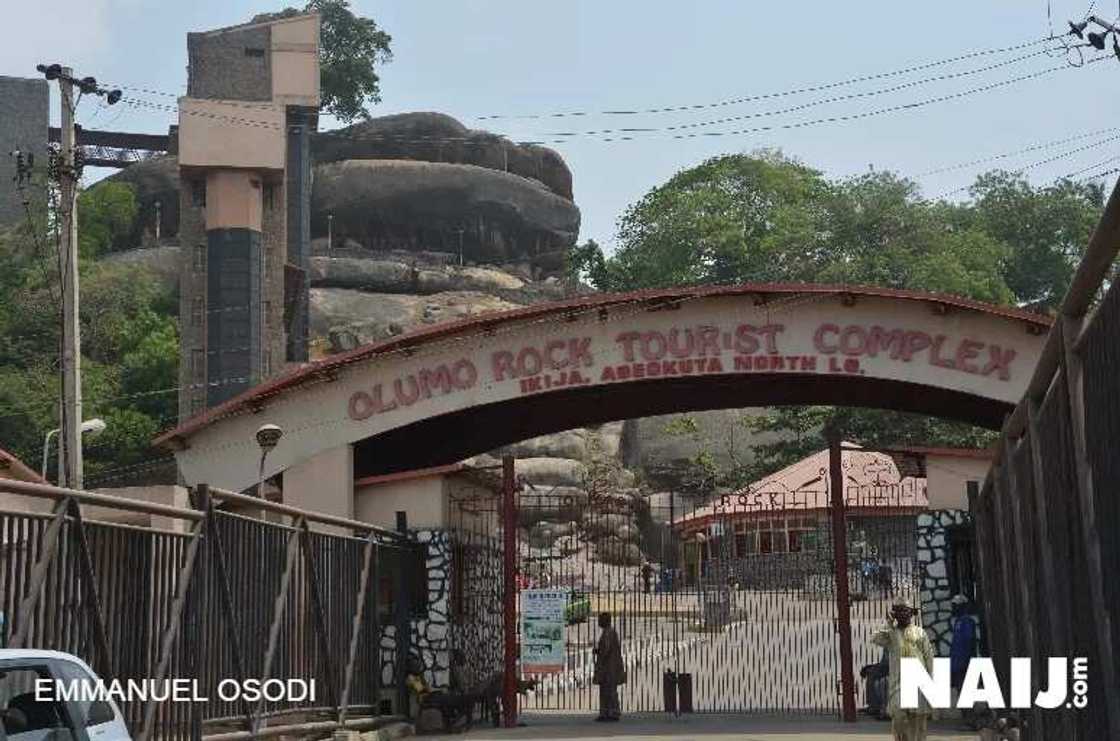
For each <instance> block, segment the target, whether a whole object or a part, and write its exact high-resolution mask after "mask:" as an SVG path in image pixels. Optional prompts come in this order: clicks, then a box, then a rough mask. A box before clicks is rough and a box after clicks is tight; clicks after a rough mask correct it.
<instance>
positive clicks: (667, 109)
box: [475, 35, 1055, 121]
mask: <svg viewBox="0 0 1120 741" xmlns="http://www.w3.org/2000/svg"><path fill="white" fill-rule="evenodd" d="M1054 39H1055V37H1054V36H1053V35H1051V36H1044V37H1042V38H1038V39H1033V40H1031V41H1024V42H1022V43H1019V44H1014V45H1012V46H1004V47H998V48H992V49H981V50H979V51H973V52H967V53H965V54H959V55H957V56H954V57H948V58H945V59H938V60H936V61H933V62H925V63H922V64H917V65H913V66H910V67H904V68H901V69H896V70H890V71H888V72H878V73H874V74H868V75H860V76H857V77H850V78H848V79H846V80H839V81H837V82H829V83H823V84H818V85H807V86H804V87H799V88H792V89H790V90H779V91H775V92H770V93H760V94H757V95H748V96H744V97H740V98H731V99H727V100H721V101H716V102H710V103H694V104H686V105H673V106H662V107H654V108H636V109H633V110H601V111H558V112H553V113H531V114H486V115H481V116H475V120H477V121H493V120H502V119H506V120H518V119H519V120H534V119H547V118H577V117H587V116H637V115H643V114H659V113H682V112H686V111H695V110H703V109H706V108H723V107H726V106H732V105H740V104H742V103H753V102H757V101H760V100H770V99H772V98H781V97H785V96H789V95H800V94H802V93H817V92H822V91H824V90H832V89H834V88H838V87H845V86H847V85H855V84H857V83H860V82H870V81H873V80H882V79H884V78H888V77H897V76H899V75H906V74H910V73H912V72H921V71H923V70H927V69H932V68H934V67H940V66H943V65H946V64H952V63H954V62H961V61H964V60H966V59H975V58H976V57H983V56H990V55H993V54H1004V53H1007V52H1010V51H1017V50H1019V49H1027V48H1029V47H1032V46H1037V45H1038V44H1042V43H1046V42H1048V41H1053V40H1054Z"/></svg>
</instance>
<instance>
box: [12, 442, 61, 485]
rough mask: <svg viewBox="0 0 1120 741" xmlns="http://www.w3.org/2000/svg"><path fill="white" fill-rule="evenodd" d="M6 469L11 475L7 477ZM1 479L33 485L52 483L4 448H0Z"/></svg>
mask: <svg viewBox="0 0 1120 741" xmlns="http://www.w3.org/2000/svg"><path fill="white" fill-rule="evenodd" d="M4 469H8V471H9V472H10V473H11V475H10V476H5V475H4ZM0 478H15V479H19V480H20V481H29V482H31V483H33V484H47V483H50V482H48V481H47V480H46V479H44V478H43V477H42V476H40V475H39V474H38V473H37V472H36V471H35V470H34V469H33V468H30V467H29V466H28V465H27V464H26V463H24V462H23V461H21V460H20V459H19V458H16V457H15V456H14V455H12V454H11V453H9V452H8V451H6V450H4V449H3V448H0Z"/></svg>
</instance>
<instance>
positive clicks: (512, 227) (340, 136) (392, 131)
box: [109, 113, 749, 585]
mask: <svg viewBox="0 0 1120 741" xmlns="http://www.w3.org/2000/svg"><path fill="white" fill-rule="evenodd" d="M313 152H314V162H315V164H314V170H313V188H312V237H313V239H312V244H311V253H312V257H311V264H310V283H311V296H310V308H311V324H310V331H311V335H312V342H311V348H312V357H313V358H319V357H323V356H326V355H330V354H333V353H338V352H342V351H346V350H350V349H353V348H355V347H357V346H359V345H362V344H366V343H370V342H375V341H379V340H384V339H386V338H389V337H392V336H395V335H399V334H402V333H406V332H409V331H413V330H416V329H419V328H421V327H423V326H425V325H429V324H435V323H440V322H446V321H451V320H455V319H461V318H464V317H468V316H474V315H478V314H482V313H486V312H492V311H501V310H506V309H512V308H516V307H519V306H525V305H530V304H534V303H540V302H543V301H554V300H558V299H561V298H563V297H565V296H566V295H568V294H569V293H571V291H572V290H573V287H572V286H567V285H565V284H564V282H563V281H562V278H561V276H562V269H563V267H564V259H565V256H566V254H567V252H568V250H569V249H570V248H571V247H572V246H573V245H574V244H575V241H576V238H577V236H578V232H579V210H578V209H577V208H576V206H575V204H574V203H573V202H572V177H571V173H570V172H569V170H568V168H567V166H566V165H565V164H564V162H563V160H562V159H561V158H560V156H559V155H558V154H556V153H555V152H553V151H552V150H549V149H545V148H542V147H537V146H532V145H519V144H515V143H513V142H511V141H509V140H507V139H505V138H503V137H500V136H496V135H494V134H489V133H486V132H479V131H472V130H469V129H467V128H466V127H464V126H463V125H462V124H460V123H459V122H458V121H455V120H454V119H452V118H450V117H449V116H444V115H441V114H435V113H417V114H402V115H398V116H387V117H383V118H377V119H373V120H371V121H368V122H364V123H361V124H358V125H356V126H353V127H350V128H348V129H344V130H341V131H339V132H328V133H322V134H319V135H317V136H316V137H315V139H314V141H313ZM177 169H178V168H177V163H176V161H175V158H174V157H164V158H159V159H156V160H151V161H148V162H143V163H140V164H137V165H134V166H133V167H131V168H129V169H128V170H126V171H124V172H123V173H121V174H119V175H116V176H114V177H115V178H117V179H119V180H124V181H126V182H129V183H131V184H133V185H134V186H135V188H136V190H137V195H138V198H139V201H140V206H141V219H140V221H141V224H140V225H139V226H138V228H137V234H136V235H135V241H136V243H137V244H143V243H145V240H143V239H142V237H143V236H145V235H150V234H151V233H152V232H154V228H153V227H154V222H153V221H152V220H153V219H154V218H155V217H154V214H155V202H156V201H159V202H160V204H161V206H162V208H161V221H162V223H161V230H160V231H161V233H162V235H163V236H164V237H165V238H167V239H165V242H164V244H163V246H160V247H157V248H155V249H141V250H134V251H131V252H127V253H118V254H115V255H112V256H111V257H110V258H109V259H113V260H121V261H126V262H131V263H137V264H143V265H147V266H149V267H150V268H152V270H153V274H154V275H157V276H158V277H159V278H160V279H162V280H166V281H168V282H174V281H175V280H176V279H177V273H176V266H177V265H178V259H177V252H178V249H179V247H178V245H177V244H176V242H175V239H174V235H175V234H176V233H177V228H178V225H177V223H176V220H177V218H178V176H177ZM328 233H329V235H330V238H329V239H328ZM739 416H740V415H739V414H738V413H714V414H708V415H695V417H696V419H697V420H698V423H696V424H692V423H690V424H689V425H681V424H679V423H677V424H675V423H674V420H673V418H671V417H662V418H651V419H648V420H641V421H633V422H627V423H625V424H623V423H621V422H619V423H613V424H607V425H602V426H599V427H595V428H587V429H578V430H569V431H567V432H561V433H557V434H554V435H546V436H544V437H540V438H536V439H533V440H526V441H523V442H521V443H518V444H516V445H512V446H510V447H509V448H508V449H507V450H508V452H510V453H512V454H514V455H516V456H517V457H518V459H519V462H518V473H519V475H521V476H522V477H523V480H524V481H525V483H526V486H527V488H526V490H525V492H524V495H523V497H524V498H523V500H522V501H523V506H522V509H521V521H520V523H519V524H520V527H521V528H522V538H521V542H522V543H523V544H524V547H525V548H526V549H527V550H526V553H527V555H528V554H529V553H530V552H532V551H537V555H538V556H539V555H540V550H539V549H550V551H549V552H551V553H554V554H559V555H561V556H563V557H564V558H565V559H568V560H569V561H570V563H568V564H567V566H565V567H564V568H566V569H567V571H568V572H569V573H577V572H578V573H583V572H584V571H585V570H586V569H585V565H586V564H589V563H592V562H599V563H610V564H614V565H616V566H617V567H618V568H621V569H625V570H628V572H627V573H628V574H629V575H628V576H625V578H623V583H626V584H631V585H632V584H636V583H637V571H636V569H637V568H638V567H639V566H640V564H641V562H642V560H643V558H652V559H653V560H655V561H657V560H660V559H661V557H662V555H663V554H660V553H658V552H656V551H655V550H651V548H654V547H655V546H651V545H650V544H658V543H660V544H664V543H667V542H669V541H668V540H667V539H666V537H665V535H664V532H663V531H664V529H665V525H664V523H665V521H666V520H667V519H668V518H667V514H668V501H667V500H668V498H669V497H668V495H667V494H664V493H663V492H665V491H667V490H668V489H670V488H672V489H673V490H675V491H677V492H678V494H677V495H676V496H675V498H674V500H673V501H674V503H675V504H674V507H675V511H676V513H677V516H679V515H680V514H681V513H683V512H684V511H686V510H687V509H688V508H689V507H690V506H691V505H693V504H695V503H696V502H695V500H694V499H692V498H690V497H688V496H686V495H684V494H683V493H680V492H681V484H682V482H683V480H684V479H685V478H687V476H688V469H689V467H690V465H691V463H690V462H691V461H692V460H693V459H695V458H696V456H697V454H698V453H699V452H700V451H701V450H703V451H706V452H708V453H714V454H715V455H716V456H717V457H722V458H724V459H726V460H721V461H720V462H721V463H725V464H726V463H728V462H731V459H734V458H736V457H739V456H745V455H747V453H746V451H745V443H746V441H747V439H748V437H749V435H748V434H747V432H746V430H745V429H744V428H743V426H742V424H741V419H740V418H739ZM681 430H684V432H683V433H682V432H681ZM728 436H730V438H731V439H732V442H731V444H730V445H726V446H725V445H723V444H722V443H721V445H719V446H713V445H712V443H711V441H712V440H715V439H717V438H718V439H720V440H721V441H722V440H724V439H727V438H728ZM497 452H498V451H495V453H497ZM481 458H482V459H484V460H485V462H491V463H492V462H495V461H494V458H493V457H491V456H481ZM639 482H640V483H641V485H642V488H641V489H639V488H637V485H638V483H639ZM658 492H662V493H658ZM639 542H640V543H642V544H643V546H644V547H646V550H645V551H644V552H643V551H642V550H641V549H640V548H639V547H638V543H639ZM536 562H537V563H541V562H543V561H541V559H539V558H538V559H537V560H536Z"/></svg>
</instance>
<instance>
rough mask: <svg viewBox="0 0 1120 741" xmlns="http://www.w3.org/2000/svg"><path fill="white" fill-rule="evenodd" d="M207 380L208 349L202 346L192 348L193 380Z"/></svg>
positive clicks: (194, 381) (198, 381) (197, 381)
mask: <svg viewBox="0 0 1120 741" xmlns="http://www.w3.org/2000/svg"><path fill="white" fill-rule="evenodd" d="M204 380H206V351H205V350H203V349H202V348H201V347H195V348H191V381H192V382H193V383H202V382H203V381H204Z"/></svg>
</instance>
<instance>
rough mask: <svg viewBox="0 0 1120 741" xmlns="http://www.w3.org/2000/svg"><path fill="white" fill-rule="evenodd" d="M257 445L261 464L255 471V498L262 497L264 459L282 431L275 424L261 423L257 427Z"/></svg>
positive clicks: (282, 434) (281, 435) (274, 445)
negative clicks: (256, 471)
mask: <svg viewBox="0 0 1120 741" xmlns="http://www.w3.org/2000/svg"><path fill="white" fill-rule="evenodd" d="M256 437H257V445H259V446H260V449H261V466H260V470H259V471H258V473H257V498H258V499H263V498H264V459H265V458H267V457H268V454H269V453H271V452H272V449H273V448H275V447H276V444H277V443H278V442H280V438H282V437H284V431H283V430H282V429H280V427H279V426H277V425H271V424H268V425H261V426H260V427H259V428H257V435H256Z"/></svg>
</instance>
